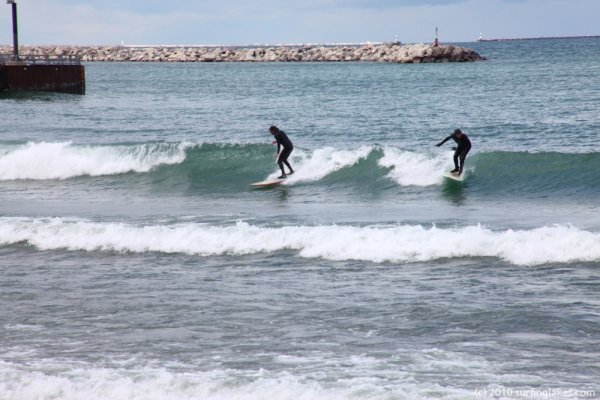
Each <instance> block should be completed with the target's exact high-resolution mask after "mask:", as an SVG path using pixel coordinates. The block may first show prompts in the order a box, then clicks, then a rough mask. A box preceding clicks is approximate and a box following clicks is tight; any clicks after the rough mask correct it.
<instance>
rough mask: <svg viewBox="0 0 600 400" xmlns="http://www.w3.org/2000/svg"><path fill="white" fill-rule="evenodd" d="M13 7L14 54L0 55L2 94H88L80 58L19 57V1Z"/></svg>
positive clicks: (14, 2)
mask: <svg viewBox="0 0 600 400" xmlns="http://www.w3.org/2000/svg"><path fill="white" fill-rule="evenodd" d="M6 2H7V4H10V5H11V7H12V22H13V53H12V54H0V92H1V91H4V90H9V91H15V90H30V91H45V92H62V93H75V94H85V70H84V67H83V65H81V59H80V58H79V57H62V56H51V55H39V54H36V55H27V54H25V55H22V54H19V35H18V28H17V3H16V0H7V1H6Z"/></svg>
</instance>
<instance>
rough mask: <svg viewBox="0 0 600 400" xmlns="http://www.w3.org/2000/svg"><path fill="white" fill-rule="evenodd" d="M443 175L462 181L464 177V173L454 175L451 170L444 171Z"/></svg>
mask: <svg viewBox="0 0 600 400" xmlns="http://www.w3.org/2000/svg"><path fill="white" fill-rule="evenodd" d="M444 177H446V178H448V179H452V180H453V181H457V182H462V181H463V179H464V177H465V174H464V173H463V174H461V175H455V174H453V173H452V172H450V171H448V172H445V173H444Z"/></svg>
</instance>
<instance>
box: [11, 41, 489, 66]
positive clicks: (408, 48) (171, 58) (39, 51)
mask: <svg viewBox="0 0 600 400" xmlns="http://www.w3.org/2000/svg"><path fill="white" fill-rule="evenodd" d="M11 52H12V47H10V46H0V53H4V54H9V53H11ZM19 52H20V54H22V55H24V56H25V55H34V56H36V57H37V58H39V57H48V58H58V57H73V56H76V57H80V58H81V61H84V62H91V61H99V62H107V61H114V62H341V61H355V62H356V61H368V62H390V63H432V62H465V61H479V60H485V57H482V56H481V55H479V54H478V53H477V52H475V51H474V50H472V49H469V48H465V47H459V46H454V45H451V44H448V45H439V46H433V45H428V44H409V45H401V44H396V43H394V44H377V45H375V44H366V45H357V46H278V47H254V48H249V47H226V46H223V47H200V46H139V47H133V46H21V47H19Z"/></svg>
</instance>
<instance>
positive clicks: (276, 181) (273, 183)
mask: <svg viewBox="0 0 600 400" xmlns="http://www.w3.org/2000/svg"><path fill="white" fill-rule="evenodd" d="M283 182H285V179H267V180H266V181H260V182H254V183H251V184H250V186H254V187H269V186H277V185H279V184H280V183H283Z"/></svg>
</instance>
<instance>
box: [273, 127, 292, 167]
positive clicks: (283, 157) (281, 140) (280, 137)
mask: <svg viewBox="0 0 600 400" xmlns="http://www.w3.org/2000/svg"><path fill="white" fill-rule="evenodd" d="M269 132H271V135H273V137H274V138H275V141H274V142H273V144H275V143H277V153H276V154H275V155H276V157H277V164H279V168H281V176H279V177H278V179H283V178H286V177H287V175H286V174H285V170H284V169H283V164H285V165H287V167H288V168H289V169H290V173H289V174H288V175H291V174H293V173H294V170H293V169H292V166H291V165H290V163H289V162H288V160H287V159H288V157H289V156H290V154H291V153H292V150H294V145H293V144H292V141H291V140H290V138H288V137H287V135H286V134H285V132H284V131H282V130H280V129H279V128H278V127H276V126H275V125H273V126H271V127H270V128H269ZM282 147H283V149H282V150H281V151H279V149H280V148H282Z"/></svg>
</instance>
